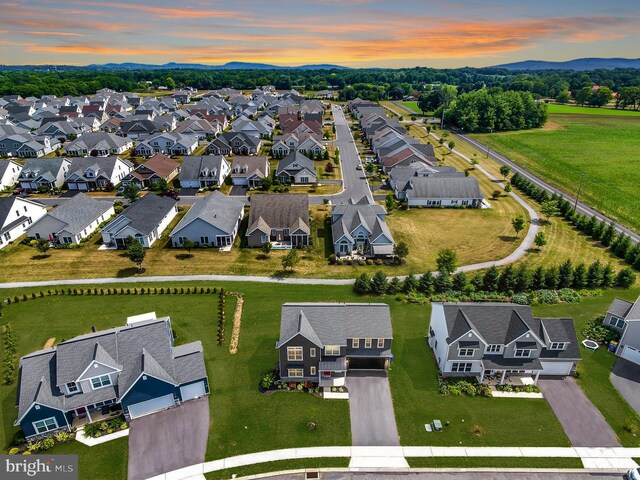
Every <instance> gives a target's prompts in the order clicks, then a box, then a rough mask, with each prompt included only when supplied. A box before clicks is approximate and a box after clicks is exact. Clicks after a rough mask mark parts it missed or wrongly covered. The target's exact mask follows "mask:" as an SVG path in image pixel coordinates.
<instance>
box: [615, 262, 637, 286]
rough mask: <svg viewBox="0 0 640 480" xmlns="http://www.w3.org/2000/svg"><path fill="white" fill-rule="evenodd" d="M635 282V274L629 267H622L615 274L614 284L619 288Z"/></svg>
mask: <svg viewBox="0 0 640 480" xmlns="http://www.w3.org/2000/svg"><path fill="white" fill-rule="evenodd" d="M634 283H636V274H635V273H634V271H633V270H631V269H630V268H629V267H624V268H623V269H622V270H620V271H619V272H618V275H617V276H616V285H617V286H618V287H621V288H629V287H631V286H632V285H633V284H634Z"/></svg>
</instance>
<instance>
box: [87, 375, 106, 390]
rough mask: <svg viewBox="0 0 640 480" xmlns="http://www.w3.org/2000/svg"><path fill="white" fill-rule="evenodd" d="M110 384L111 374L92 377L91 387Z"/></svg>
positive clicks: (97, 387) (96, 388)
mask: <svg viewBox="0 0 640 480" xmlns="http://www.w3.org/2000/svg"><path fill="white" fill-rule="evenodd" d="M109 385H111V377H110V376H109V375H100V376H99V377H93V378H92V379H91V388H93V389H94V390H98V389H99V388H104V387H108V386H109Z"/></svg>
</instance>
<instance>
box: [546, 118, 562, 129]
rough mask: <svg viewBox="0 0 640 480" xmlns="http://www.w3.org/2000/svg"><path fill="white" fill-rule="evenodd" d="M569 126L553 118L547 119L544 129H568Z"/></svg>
mask: <svg viewBox="0 0 640 480" xmlns="http://www.w3.org/2000/svg"><path fill="white" fill-rule="evenodd" d="M566 129H567V127H565V126H564V125H560V124H559V123H556V122H554V121H552V120H547V123H545V124H544V126H543V127H542V130H566Z"/></svg>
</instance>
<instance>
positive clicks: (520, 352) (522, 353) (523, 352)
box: [513, 348, 531, 358]
mask: <svg viewBox="0 0 640 480" xmlns="http://www.w3.org/2000/svg"><path fill="white" fill-rule="evenodd" d="M513 356H514V357H520V358H522V357H530V356H531V350H530V349H528V348H516V351H515V353H514V354H513Z"/></svg>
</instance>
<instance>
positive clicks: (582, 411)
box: [538, 377, 620, 447]
mask: <svg viewBox="0 0 640 480" xmlns="http://www.w3.org/2000/svg"><path fill="white" fill-rule="evenodd" d="M538 386H539V387H540V390H541V391H542V394H543V395H544V398H546V399H547V402H548V403H549V406H550V407H551V409H552V410H553V412H554V413H555V414H556V417H558V420H559V421H560V424H561V425H562V428H563V429H564V432H565V433H566V434H567V437H569V441H570V442H571V445H573V446H574V447H595V446H598V447H619V446H620V442H619V441H618V437H617V436H616V434H615V433H614V432H613V430H612V429H611V427H610V426H609V424H608V423H607V421H606V420H605V419H604V417H603V416H602V414H601V413H600V411H599V410H598V409H597V408H596V407H595V406H594V405H593V403H591V401H590V400H589V399H588V398H587V396H586V395H585V394H584V392H583V391H582V389H581V388H580V387H579V386H578V384H577V383H576V381H575V379H574V378H573V377H564V378H553V379H552V378H545V379H540V380H539V381H538Z"/></svg>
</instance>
